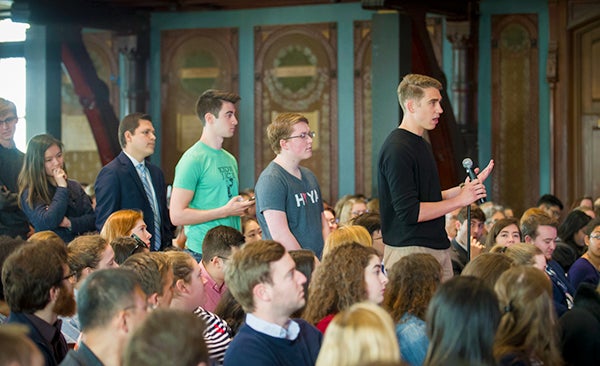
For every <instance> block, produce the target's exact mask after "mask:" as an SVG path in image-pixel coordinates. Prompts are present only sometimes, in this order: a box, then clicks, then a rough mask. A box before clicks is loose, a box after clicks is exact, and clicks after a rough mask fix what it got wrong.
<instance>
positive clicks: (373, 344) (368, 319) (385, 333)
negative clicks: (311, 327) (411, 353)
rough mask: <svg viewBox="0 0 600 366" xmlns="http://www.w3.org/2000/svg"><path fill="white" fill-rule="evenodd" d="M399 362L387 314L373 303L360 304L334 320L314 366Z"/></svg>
mask: <svg viewBox="0 0 600 366" xmlns="http://www.w3.org/2000/svg"><path fill="white" fill-rule="evenodd" d="M399 359H400V350H399V347H398V341H397V340H396V333H395V329H394V323H393V321H392V318H391V317H390V315H389V314H388V313H387V312H386V311H385V310H383V309H382V308H381V307H380V306H377V305H376V304H373V303H370V302H360V303H357V304H354V305H352V306H351V307H350V308H348V309H346V310H344V311H342V312H340V313H339V314H337V315H336V316H335V317H334V318H333V321H332V322H331V324H330V325H329V327H328V328H327V332H326V333H325V337H324V338H323V344H322V345H321V351H320V352H319V357H318V358H317V363H316V365H317V366H329V365H336V366H355V365H364V364H365V363H367V362H372V361H398V360H399Z"/></svg>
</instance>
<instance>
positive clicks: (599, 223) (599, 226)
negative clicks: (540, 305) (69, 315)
mask: <svg viewBox="0 0 600 366" xmlns="http://www.w3.org/2000/svg"><path fill="white" fill-rule="evenodd" d="M598 231H600V218H598V219H593V220H591V221H590V222H588V224H587V225H586V227H585V228H584V229H583V232H584V234H585V238H584V240H585V245H586V246H587V247H588V252H589V253H588V255H589V256H592V257H594V258H595V257H596V256H598V255H599V254H598V253H599V252H598V249H600V247H599V246H598V244H600V238H599V237H597V232H598ZM0 260H1V258H0Z"/></svg>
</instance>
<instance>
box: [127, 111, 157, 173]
mask: <svg viewBox="0 0 600 366" xmlns="http://www.w3.org/2000/svg"><path fill="white" fill-rule="evenodd" d="M118 133H119V144H120V145H121V149H123V151H125V152H126V153H127V154H129V155H131V156H132V157H133V158H134V159H136V160H137V161H143V160H144V159H145V158H147V157H148V156H150V155H152V154H154V148H155V146H156V131H155V130H154V126H153V125H152V117H150V115H148V114H144V113H140V112H136V113H131V114H128V115H126V116H125V117H123V119H122V120H121V122H120V123H119V131H118Z"/></svg>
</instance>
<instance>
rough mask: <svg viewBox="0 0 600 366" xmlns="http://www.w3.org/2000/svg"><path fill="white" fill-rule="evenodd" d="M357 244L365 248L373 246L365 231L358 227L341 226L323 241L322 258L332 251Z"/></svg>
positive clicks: (369, 236)
mask: <svg viewBox="0 0 600 366" xmlns="http://www.w3.org/2000/svg"><path fill="white" fill-rule="evenodd" d="M350 243H359V244H361V245H363V246H365V247H372V246H373V239H371V235H369V232H368V231H367V229H365V228H364V227H362V226H358V225H346V226H341V227H340V228H339V229H337V230H336V231H334V232H332V233H329V235H328V236H327V239H325V246H324V247H323V258H325V256H326V255H328V254H329V253H331V251H333V249H335V248H337V247H339V246H342V245H346V244H350Z"/></svg>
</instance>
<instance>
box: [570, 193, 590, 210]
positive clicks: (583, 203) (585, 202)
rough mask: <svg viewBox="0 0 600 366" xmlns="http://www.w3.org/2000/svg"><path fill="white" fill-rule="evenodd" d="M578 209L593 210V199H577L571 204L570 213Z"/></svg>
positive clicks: (585, 197) (584, 197) (587, 197)
mask: <svg viewBox="0 0 600 366" xmlns="http://www.w3.org/2000/svg"><path fill="white" fill-rule="evenodd" d="M579 207H587V208H589V209H592V210H593V209H594V199H593V198H592V197H590V196H583V197H579V198H578V199H576V200H575V201H573V204H572V205H571V211H573V210H575V209H577V208H579Z"/></svg>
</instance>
